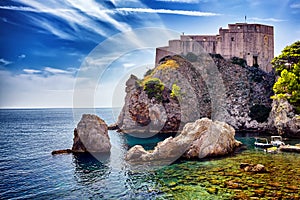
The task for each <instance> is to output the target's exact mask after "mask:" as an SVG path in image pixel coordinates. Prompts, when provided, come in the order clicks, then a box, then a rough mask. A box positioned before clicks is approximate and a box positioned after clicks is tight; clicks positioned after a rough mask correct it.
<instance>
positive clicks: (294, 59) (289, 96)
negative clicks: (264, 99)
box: [272, 41, 300, 113]
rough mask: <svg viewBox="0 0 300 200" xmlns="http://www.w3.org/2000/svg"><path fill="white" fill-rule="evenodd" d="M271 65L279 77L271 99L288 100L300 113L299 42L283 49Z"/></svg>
mask: <svg viewBox="0 0 300 200" xmlns="http://www.w3.org/2000/svg"><path fill="white" fill-rule="evenodd" d="M272 64H273V66H274V68H275V70H276V73H277V74H278V75H279V78H278V80H277V82H276V83H275V84H274V86H273V90H274V93H275V95H274V96H273V98H274V99H286V100H288V101H289V103H290V104H292V105H293V106H294V107H295V111H296V113H300V41H297V42H295V43H293V44H292V45H290V46H287V47H285V48H284V49H283V50H282V52H281V54H280V55H279V56H277V57H275V58H274V59H273V60H272Z"/></svg>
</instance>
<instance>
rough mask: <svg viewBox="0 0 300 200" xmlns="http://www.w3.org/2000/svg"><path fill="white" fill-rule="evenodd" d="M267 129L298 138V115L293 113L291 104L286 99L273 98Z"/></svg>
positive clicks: (299, 128) (299, 132) (299, 125)
mask: <svg viewBox="0 0 300 200" xmlns="http://www.w3.org/2000/svg"><path fill="white" fill-rule="evenodd" d="M268 129H269V130H270V131H272V132H273V134H279V135H282V136H285V137H298V138H300V116H299V115H296V114H295V113H294V108H293V106H292V105H291V104H289V102H288V101H287V100H285V99H279V100H278V99H274V100H273V103H272V110H271V113H270V116H269V119H268Z"/></svg>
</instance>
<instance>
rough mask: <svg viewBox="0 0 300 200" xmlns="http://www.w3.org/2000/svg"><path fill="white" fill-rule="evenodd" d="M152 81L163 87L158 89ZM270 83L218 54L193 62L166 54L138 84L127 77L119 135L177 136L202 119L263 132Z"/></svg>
mask: <svg viewBox="0 0 300 200" xmlns="http://www.w3.org/2000/svg"><path fill="white" fill-rule="evenodd" d="M210 59H211V58H210ZM198 61H199V58H198ZM212 64H213V65H214V66H213V67H211V65H212ZM211 69H214V70H215V71H214V70H211ZM154 79H155V80H154ZM157 79H159V81H160V82H161V84H163V85H164V87H160V89H159V90H157V88H158V87H157V85H155V84H158V80H157ZM274 79H275V78H274V75H272V74H268V73H266V72H264V71H262V70H260V69H259V68H255V67H248V66H243V65H237V64H233V63H232V61H231V60H225V59H223V58H221V57H220V56H214V57H213V60H211V61H208V59H207V58H206V59H204V60H200V62H196V63H195V62H189V61H187V60H186V59H184V58H182V57H180V56H169V57H166V58H165V59H164V60H163V61H162V62H161V64H160V65H159V66H157V67H156V68H155V69H153V70H152V71H151V72H148V74H147V75H146V76H145V77H144V79H143V80H138V79H137V77H135V76H134V75H132V76H131V77H130V78H129V80H128V81H127V83H126V93H127V94H126V97H125V105H124V107H123V109H122V111H121V113H120V115H119V118H118V122H117V124H118V126H119V128H120V129H121V130H122V131H123V132H129V133H133V132H134V133H136V134H137V135H139V136H141V137H147V136H148V135H143V134H142V133H144V134H151V133H157V132H162V133H168V132H177V131H178V130H182V128H183V126H184V125H185V124H186V123H188V122H192V121H195V120H197V119H199V118H202V117H208V118H212V119H213V120H219V121H224V122H227V123H228V124H230V125H232V126H233V127H234V128H235V129H237V130H244V129H247V130H249V129H255V130H263V129H264V127H265V125H266V121H267V118H268V114H269V111H270V110H271V103H272V101H271V100H270V96H271V95H272V86H273V84H274ZM153 80H154V81H153ZM151 81H152V82H151ZM155 81H156V82H155ZM150 82H151V84H152V83H155V84H152V85H151V84H148V83H150ZM147 84H148V85H147ZM149 85H150V86H151V87H148V86H149ZM149 88H150V89H149ZM153 92H154V93H153Z"/></svg>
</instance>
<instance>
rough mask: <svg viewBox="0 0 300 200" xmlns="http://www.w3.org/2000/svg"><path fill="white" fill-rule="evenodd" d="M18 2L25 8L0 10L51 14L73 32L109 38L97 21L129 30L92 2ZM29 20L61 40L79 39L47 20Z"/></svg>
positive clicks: (103, 8) (5, 7) (90, 0)
mask: <svg viewBox="0 0 300 200" xmlns="http://www.w3.org/2000/svg"><path fill="white" fill-rule="evenodd" d="M18 2H20V3H22V4H24V5H26V6H0V9H8V10H16V11H23V12H34V13H47V14H51V15H52V16H54V17H57V18H59V19H61V20H63V21H64V22H66V23H67V24H68V25H69V26H70V27H72V29H73V30H75V31H78V30H79V29H82V28H84V29H86V30H88V31H91V32H94V33H96V34H97V35H102V36H109V35H110V32H111V30H110V29H109V28H107V27H103V26H102V25H101V24H100V23H98V22H97V20H100V21H103V22H105V23H107V24H110V25H111V26H113V27H114V28H115V29H117V30H119V31H129V30H130V26H129V25H128V24H126V23H123V22H120V21H118V20H116V19H114V18H113V17H112V16H110V14H111V12H107V9H106V8H105V7H103V6H102V5H101V4H100V3H97V2H96V1H94V0H86V1H80V0H66V1H50V2H42V3H40V2H38V1H34V0H18ZM30 19H31V20H34V21H35V24H36V25H40V26H41V27H42V28H43V29H45V30H47V31H49V32H50V33H52V34H54V35H56V36H58V37H60V38H62V39H70V40H72V39H74V38H75V37H80V36H79V35H78V34H76V33H68V32H65V30H66V29H64V30H62V29H61V27H58V26H57V24H55V22H53V21H51V20H49V19H48V18H41V17H36V16H34V17H33V16H30Z"/></svg>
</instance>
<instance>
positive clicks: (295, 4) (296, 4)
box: [290, 3, 300, 8]
mask: <svg viewBox="0 0 300 200" xmlns="http://www.w3.org/2000/svg"><path fill="white" fill-rule="evenodd" d="M290 7H291V8H300V3H293V4H291V5H290Z"/></svg>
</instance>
